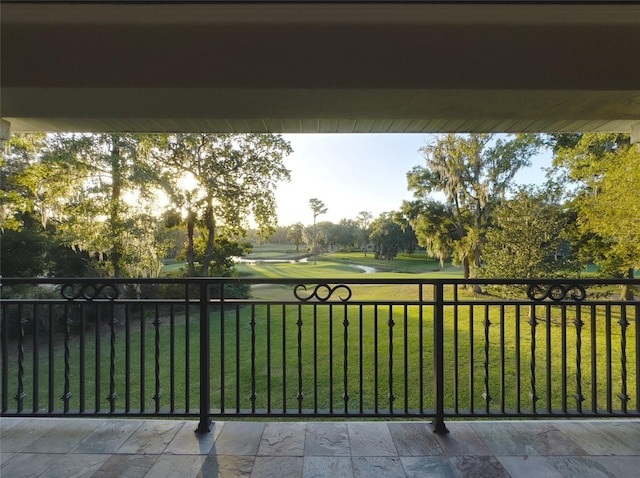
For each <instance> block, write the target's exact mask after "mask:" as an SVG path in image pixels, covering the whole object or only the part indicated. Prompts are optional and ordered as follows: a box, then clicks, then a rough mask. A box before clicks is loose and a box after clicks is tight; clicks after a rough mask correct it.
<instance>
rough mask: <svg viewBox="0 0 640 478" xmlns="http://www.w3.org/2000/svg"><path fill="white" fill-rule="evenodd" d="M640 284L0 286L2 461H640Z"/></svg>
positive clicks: (144, 282)
mask: <svg viewBox="0 0 640 478" xmlns="http://www.w3.org/2000/svg"><path fill="white" fill-rule="evenodd" d="M311 281H313V282H311ZM638 285H640V280H632V281H615V280H593V279H584V280H579V281H577V280H562V281H560V280H472V281H466V282H465V281H463V280H457V279H449V280H413V279H395V280H394V279H341V280H332V279H327V280H315V279H314V280H311V279H205V278H203V279H199V278H198V279H2V292H3V300H2V305H1V312H2V317H1V319H2V336H1V340H0V342H1V345H2V352H1V354H2V366H1V368H2V383H1V399H2V401H1V408H2V410H1V411H2V416H3V419H2V453H3V463H4V464H3V468H2V472H3V476H21V475H20V471H19V470H20V469H21V467H22V466H23V464H28V468H26V469H29V470H36V469H41V471H40V472H37V473H36V474H40V475H41V476H52V475H51V473H53V474H55V473H58V471H55V470H59V469H60V470H63V469H64V470H66V471H64V472H63V471H59V472H60V473H62V474H64V475H65V476H71V475H70V474H73V473H79V472H77V471H76V472H73V473H72V472H71V471H70V470H72V469H74V470H75V468H74V467H78V466H85V465H86V467H87V468H86V471H83V472H81V475H83V476H88V475H91V474H92V473H94V472H95V473H96V474H95V475H94V476H113V473H115V472H114V471H113V470H115V469H119V468H118V467H129V466H134V464H133V462H132V460H139V461H136V463H138V464H137V465H135V466H139V467H140V470H144V473H142V471H141V475H140V476H143V475H144V474H145V473H146V472H147V471H148V472H150V473H151V474H150V475H148V476H155V475H154V474H153V473H156V474H157V475H158V476H169V475H170V474H171V473H172V471H171V470H183V471H184V470H187V469H188V470H194V471H193V473H194V476H196V474H197V473H198V472H202V473H204V474H205V475H207V474H208V473H209V472H208V471H207V470H218V471H219V472H220V473H221V474H222V473H223V470H229V469H231V470H235V471H233V472H234V473H240V472H241V471H242V470H244V471H243V472H246V474H248V473H249V472H250V471H251V470H253V473H254V475H255V476H268V473H270V472H277V473H281V472H282V471H283V470H289V469H290V470H291V473H292V476H298V475H301V474H303V472H304V475H305V476H315V474H319V473H320V474H321V473H324V472H326V468H324V467H325V466H329V467H330V468H331V467H335V469H334V468H331V469H332V470H334V471H335V472H336V473H337V474H340V473H344V474H345V476H352V475H353V476H371V471H370V470H372V469H373V468H372V467H381V468H377V469H379V470H383V471H384V470H386V471H385V472H388V473H389V474H392V475H394V474H398V475H400V476H420V473H423V474H424V473H425V472H426V471H428V470H432V471H437V472H439V473H441V474H443V476H454V475H455V473H458V474H462V475H465V471H464V470H465V469H466V470H467V471H469V470H471V469H473V470H474V473H476V472H477V471H478V470H480V469H482V470H486V471H487V473H489V472H490V470H493V471H491V473H492V476H494V475H495V476H501V475H500V474H503V475H504V476H508V474H511V475H513V476H520V474H522V476H525V473H526V472H532V470H533V471H534V472H536V470H541V469H544V470H546V471H547V472H548V476H575V473H577V472H578V471H579V470H581V469H587V468H589V469H591V470H600V471H598V472H601V473H603V474H602V476H609V475H607V473H609V474H610V473H613V472H614V471H615V473H617V475H616V476H633V473H631V472H632V471H633V470H635V469H636V468H634V467H637V466H638V463H639V462H638V460H639V458H638V455H640V445H638V443H640V427H638V418H640V391H639V388H640V385H639V383H638V381H637V375H638V363H639V360H638V356H639V355H640V346H639V343H638V340H639V339H638V334H637V321H638V318H639V316H640V301H638V300H637V299H636V300H632V301H629V300H626V301H622V300H619V296H620V288H621V286H625V287H632V288H637V287H638ZM77 417H84V419H82V420H76V419H73V420H72V419H71V418H77ZM123 418H127V419H128V420H122V419H123ZM152 418H153V419H154V420H150V419H152ZM169 418H170V419H172V420H171V421H167V420H166V419H169ZM480 418H482V419H484V420H482V421H479V420H475V419H480ZM566 418H582V419H586V420H582V421H580V422H576V421H571V422H569V421H566V420H563V419H566ZM601 418H606V419H607V420H601ZM131 419H134V420H131ZM162 419H164V420H162ZM175 419H179V420H177V421H176V420H175ZM236 419H243V420H242V421H235V420H236ZM315 419H324V420H329V419H331V421H330V422H317V421H314V420H315ZM336 419H340V420H341V421H338V422H336V421H335V420H336ZM354 419H357V420H354ZM380 419H384V421H379V420H380ZM391 419H393V420H392V421H390V420H391ZM487 419H492V420H490V421H487ZM497 419H500V421H496V420H497ZM505 419H519V420H518V421H508V420H505ZM522 419H527V420H522ZM534 419H535V421H534ZM595 419H598V420H595ZM212 420H215V421H212ZM271 420H276V421H271ZM363 420H366V421H363ZM461 420H465V421H461ZM194 431H197V432H198V433H193V432H194ZM433 431H435V432H436V433H432V432H433ZM42 452H44V453H42ZM41 453H42V454H41ZM170 455H176V456H173V457H172V456H170ZM604 455H607V456H604ZM608 455H625V457H624V458H616V459H613V457H612V456H608ZM320 457H322V458H320ZM327 457H331V458H327ZM320 461H322V463H320ZM38 467H40V468H38ZM65 467H70V468H65ZM114 467H115V468H114ZM172 467H173V468H172ZM228 467H231V468H228ZM234 467H235V468H234ZM269 467H273V468H269ZM345 467H346V468H345ZM123 469H124V468H123ZM269 470H271V471H269ZM438 470H439V471H438ZM527 470H528V471H527ZM625 470H626V471H625ZM89 471H91V473H89ZM5 473H6V475H5ZM101 473H102V474H101ZM116 474H117V473H116ZM572 474H573V475H572ZM181 476H182V475H181ZM207 476H208V475H207ZM278 476H280V475H278ZM394 476H395V475H394ZM476 476H479V475H477V474H476ZM545 476H547V475H546V474H545ZM597 476H600V475H597Z"/></svg>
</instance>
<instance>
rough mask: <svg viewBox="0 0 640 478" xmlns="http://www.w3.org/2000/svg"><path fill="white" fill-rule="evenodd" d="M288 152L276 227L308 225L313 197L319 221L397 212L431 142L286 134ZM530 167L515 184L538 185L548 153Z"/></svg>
mask: <svg viewBox="0 0 640 478" xmlns="http://www.w3.org/2000/svg"><path fill="white" fill-rule="evenodd" d="M283 137H284V138H285V139H286V140H287V141H289V142H290V143H291V146H292V148H293V153H292V154H291V155H289V156H288V157H287V158H285V161H284V163H285V165H286V167H287V168H288V169H289V170H290V171H291V181H290V182H288V183H285V182H283V183H280V184H279V186H278V188H277V189H276V192H275V195H276V201H277V210H278V223H279V225H281V226H289V225H291V224H294V223H296V222H302V223H303V224H311V222H312V221H313V216H312V214H311V209H310V208H309V199H311V198H318V199H320V200H321V201H323V202H324V204H325V205H326V206H327V209H328V210H327V213H326V214H323V215H321V216H319V217H318V221H331V222H334V223H337V222H339V221H340V219H343V218H347V219H355V218H356V217H357V215H358V213H359V212H360V211H369V212H371V213H372V214H373V217H374V218H375V217H377V216H378V215H379V214H380V213H382V212H387V211H394V210H398V209H400V206H401V204H402V201H403V200H405V199H406V200H411V199H412V193H411V192H409V191H407V179H406V174H407V172H408V171H410V170H411V169H412V168H413V167H414V166H423V165H424V159H423V158H422V156H421V155H420V153H418V149H419V148H421V147H423V146H424V145H426V144H428V143H430V142H432V141H434V140H435V138H436V136H435V135H427V134H285V135H283ZM531 162H532V167H530V168H527V169H526V170H522V171H520V172H519V173H518V175H517V176H516V178H515V182H516V183H518V184H541V183H542V182H543V181H544V171H543V170H542V168H544V167H548V166H549V165H550V163H551V156H550V154H549V153H548V152H545V153H542V154H540V155H538V156H536V157H534V158H532V160H531Z"/></svg>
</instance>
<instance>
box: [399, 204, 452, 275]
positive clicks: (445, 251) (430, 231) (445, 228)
mask: <svg viewBox="0 0 640 478" xmlns="http://www.w3.org/2000/svg"><path fill="white" fill-rule="evenodd" d="M401 211H402V214H403V215H404V216H405V217H406V218H407V219H408V221H409V223H410V224H411V225H412V226H413V229H414V231H415V235H416V237H417V239H418V245H419V246H421V247H424V248H425V249H426V251H427V254H429V255H430V256H431V257H435V258H436V259H438V261H439V263H440V269H444V262H445V261H446V260H447V259H449V258H450V257H451V255H452V254H453V252H454V250H455V243H456V240H458V239H459V237H458V234H457V232H458V230H457V228H456V224H455V222H454V221H455V218H454V215H453V213H452V211H451V209H450V206H448V205H446V204H442V203H440V202H437V201H433V200H427V201H411V202H409V201H404V202H403V204H402V208H401Z"/></svg>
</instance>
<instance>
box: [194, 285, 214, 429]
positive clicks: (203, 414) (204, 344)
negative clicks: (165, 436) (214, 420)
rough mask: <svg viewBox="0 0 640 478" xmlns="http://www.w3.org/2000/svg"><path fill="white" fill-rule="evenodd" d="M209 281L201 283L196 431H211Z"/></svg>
mask: <svg viewBox="0 0 640 478" xmlns="http://www.w3.org/2000/svg"><path fill="white" fill-rule="evenodd" d="M209 285H210V284H209V281H202V282H201V283H200V423H199V424H198V428H197V429H196V433H209V432H210V431H211V419H210V417H209V410H210V409H211V353H210V351H211V325H210V323H209V300H210V292H209Z"/></svg>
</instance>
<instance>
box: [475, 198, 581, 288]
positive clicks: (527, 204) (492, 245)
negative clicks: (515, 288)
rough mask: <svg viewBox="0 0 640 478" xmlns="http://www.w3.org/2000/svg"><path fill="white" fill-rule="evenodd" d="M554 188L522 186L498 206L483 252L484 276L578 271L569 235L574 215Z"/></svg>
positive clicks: (550, 275)
mask: <svg viewBox="0 0 640 478" xmlns="http://www.w3.org/2000/svg"><path fill="white" fill-rule="evenodd" d="M559 196H560V195H559V192H558V191H557V190H553V189H552V188H550V187H547V188H534V187H521V188H519V189H518V190H517V191H516V192H515V194H514V196H513V197H512V198H511V199H509V200H506V201H504V202H502V203H501V204H500V205H499V206H497V207H496V209H495V211H494V214H493V219H492V224H491V226H490V227H489V228H488V230H487V234H486V239H487V243H486V244H485V246H484V249H483V252H482V260H483V264H482V267H481V275H482V276H484V277H490V278H496V277H497V278H519V279H529V278H538V277H546V278H549V277H556V276H558V275H562V276H566V275H567V273H576V272H577V271H578V269H579V264H578V263H577V261H576V260H575V256H574V255H573V254H572V250H571V247H570V243H569V239H570V238H569V237H568V235H567V233H566V231H567V230H569V228H570V225H571V224H570V223H571V220H572V218H571V214H570V212H568V211H567V210H566V209H565V208H564V207H563V206H562V205H561V204H560V202H559Z"/></svg>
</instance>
